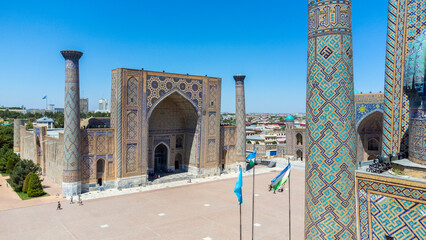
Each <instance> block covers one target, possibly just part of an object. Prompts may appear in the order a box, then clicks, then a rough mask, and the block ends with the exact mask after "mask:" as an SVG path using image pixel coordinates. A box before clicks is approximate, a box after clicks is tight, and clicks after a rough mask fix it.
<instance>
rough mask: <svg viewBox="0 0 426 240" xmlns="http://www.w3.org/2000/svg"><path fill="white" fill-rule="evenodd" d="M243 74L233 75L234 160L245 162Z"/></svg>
mask: <svg viewBox="0 0 426 240" xmlns="http://www.w3.org/2000/svg"><path fill="white" fill-rule="evenodd" d="M245 78H246V76H245V75H235V76H234V80H235V99H236V103H235V125H236V135H237V144H236V146H235V150H236V154H235V155H236V158H237V159H236V160H237V162H245V159H246V102H245V101H246V100H245V96H244V79H245Z"/></svg>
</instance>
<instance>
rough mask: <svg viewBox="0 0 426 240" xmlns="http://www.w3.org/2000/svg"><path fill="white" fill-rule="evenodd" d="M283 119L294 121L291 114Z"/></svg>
mask: <svg viewBox="0 0 426 240" xmlns="http://www.w3.org/2000/svg"><path fill="white" fill-rule="evenodd" d="M285 121H286V122H294V117H293V116H291V115H288V116H287V117H286V118H285Z"/></svg>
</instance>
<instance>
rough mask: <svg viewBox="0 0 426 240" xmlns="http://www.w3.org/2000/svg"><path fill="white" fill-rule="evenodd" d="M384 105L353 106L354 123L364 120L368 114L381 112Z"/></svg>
mask: <svg viewBox="0 0 426 240" xmlns="http://www.w3.org/2000/svg"><path fill="white" fill-rule="evenodd" d="M383 108H384V104H383V102H381V103H356V104H355V111H356V114H355V115H356V118H355V122H356V123H357V124H358V123H360V122H361V120H362V119H364V118H365V117H366V116H368V115H370V113H372V112H374V111H377V110H381V111H383Z"/></svg>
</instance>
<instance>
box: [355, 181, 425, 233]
mask: <svg viewBox="0 0 426 240" xmlns="http://www.w3.org/2000/svg"><path fill="white" fill-rule="evenodd" d="M363 175H364V174H363ZM407 182H408V181H407ZM357 185H358V211H359V226H360V230H359V232H360V239H362V240H364V239H365V240H367V239H368V240H371V239H383V237H384V236H391V237H394V238H395V239H426V189H425V188H424V186H423V187H422V186H411V185H407V184H405V183H404V182H399V181H398V180H395V179H389V178H386V179H382V178H379V179H372V178H364V177H362V176H361V177H360V176H357ZM370 226H371V228H370Z"/></svg>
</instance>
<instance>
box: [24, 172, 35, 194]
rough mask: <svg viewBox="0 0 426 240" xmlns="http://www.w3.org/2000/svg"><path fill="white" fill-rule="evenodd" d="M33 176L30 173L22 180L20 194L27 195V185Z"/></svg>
mask: <svg viewBox="0 0 426 240" xmlns="http://www.w3.org/2000/svg"><path fill="white" fill-rule="evenodd" d="M32 175H33V173H32V172H30V173H28V175H27V177H26V178H25V180H24V185H23V186H22V192H24V193H27V191H28V184H29V182H30V178H31V176H32Z"/></svg>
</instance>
